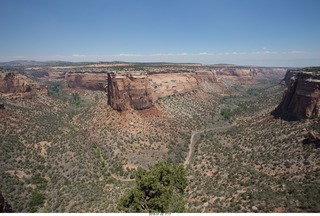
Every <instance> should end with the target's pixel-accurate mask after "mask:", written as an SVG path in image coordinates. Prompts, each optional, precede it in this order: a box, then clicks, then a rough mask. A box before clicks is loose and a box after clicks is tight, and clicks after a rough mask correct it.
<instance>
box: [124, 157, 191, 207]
mask: <svg viewBox="0 0 320 216" xmlns="http://www.w3.org/2000/svg"><path fill="white" fill-rule="evenodd" d="M186 187H187V175H186V171H185V169H184V167H183V166H182V165H177V164H170V163H167V162H160V163H157V164H155V165H154V166H153V167H152V168H151V169H150V170H149V171H146V170H143V169H141V168H139V169H138V171H137V174H136V186H135V188H132V189H131V190H129V191H128V192H127V193H126V194H125V195H124V196H123V197H122V198H121V199H120V202H119V204H118V208H119V210H120V211H124V212H184V210H185V201H184V191H185V189H186Z"/></svg>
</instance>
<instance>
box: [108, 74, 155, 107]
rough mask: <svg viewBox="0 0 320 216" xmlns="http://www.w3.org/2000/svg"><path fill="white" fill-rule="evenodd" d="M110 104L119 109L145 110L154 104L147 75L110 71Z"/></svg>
mask: <svg viewBox="0 0 320 216" xmlns="http://www.w3.org/2000/svg"><path fill="white" fill-rule="evenodd" d="M107 91H108V105H110V106H111V107H112V108H113V109H115V110H117V111H125V110H128V109H135V110H143V109H148V108H150V107H152V106H153V104H152V102H153V99H152V94H151V87H150V83H149V81H148V79H147V75H145V74H139V75H132V74H124V75H120V74H117V75H116V74H112V73H108V84H107Z"/></svg>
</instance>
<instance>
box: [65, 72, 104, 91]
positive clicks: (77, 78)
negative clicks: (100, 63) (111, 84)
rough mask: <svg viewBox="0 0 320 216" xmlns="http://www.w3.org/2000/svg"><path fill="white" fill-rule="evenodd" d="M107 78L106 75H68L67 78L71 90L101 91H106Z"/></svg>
mask: <svg viewBox="0 0 320 216" xmlns="http://www.w3.org/2000/svg"><path fill="white" fill-rule="evenodd" d="M107 77H108V75H107V74H106V73H67V74H66V76H65V78H66V81H67V83H68V87H69V88H83V89H89V90H101V91H103V90H104V89H105V85H106V80H107Z"/></svg>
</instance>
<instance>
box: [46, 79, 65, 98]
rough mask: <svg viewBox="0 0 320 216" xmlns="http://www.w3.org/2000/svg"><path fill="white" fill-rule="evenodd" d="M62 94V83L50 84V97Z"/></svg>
mask: <svg viewBox="0 0 320 216" xmlns="http://www.w3.org/2000/svg"><path fill="white" fill-rule="evenodd" d="M61 93H62V83H61V82H50V83H48V95H50V96H58V95H60V94H61Z"/></svg>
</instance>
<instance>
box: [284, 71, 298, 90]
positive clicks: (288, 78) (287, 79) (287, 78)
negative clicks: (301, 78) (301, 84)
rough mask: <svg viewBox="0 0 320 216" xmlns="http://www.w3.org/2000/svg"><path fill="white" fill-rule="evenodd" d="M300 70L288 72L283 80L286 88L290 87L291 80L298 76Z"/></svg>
mask: <svg viewBox="0 0 320 216" xmlns="http://www.w3.org/2000/svg"><path fill="white" fill-rule="evenodd" d="M299 72H301V71H300V70H287V72H286V75H285V76H284V78H283V80H281V82H284V84H285V85H286V86H289V85H290V83H291V78H292V77H294V76H296V75H297V74H298V73H299Z"/></svg>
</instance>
